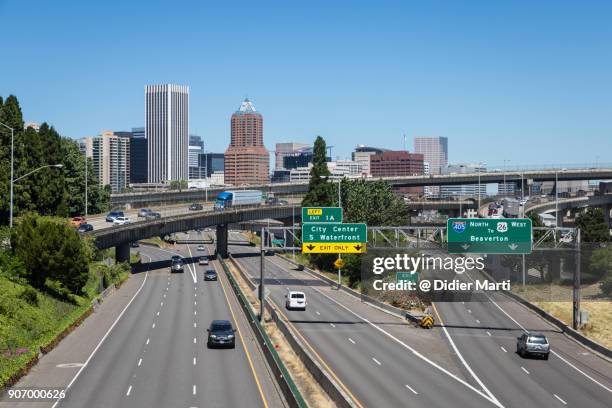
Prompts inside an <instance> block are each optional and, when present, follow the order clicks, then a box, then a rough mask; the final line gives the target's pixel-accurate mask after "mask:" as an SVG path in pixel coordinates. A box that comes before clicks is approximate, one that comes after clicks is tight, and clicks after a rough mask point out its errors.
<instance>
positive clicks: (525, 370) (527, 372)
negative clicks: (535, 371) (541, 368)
mask: <svg viewBox="0 0 612 408" xmlns="http://www.w3.org/2000/svg"><path fill="white" fill-rule="evenodd" d="M521 370H523V371H524V372H525V374H529V371H527V369H526V368H525V367H523V366H521Z"/></svg>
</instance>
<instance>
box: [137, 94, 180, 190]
mask: <svg viewBox="0 0 612 408" xmlns="http://www.w3.org/2000/svg"><path fill="white" fill-rule="evenodd" d="M145 133H146V137H147V139H148V145H147V146H148V147H147V154H148V171H147V174H148V182H149V183H160V182H164V181H170V180H187V179H188V177H189V169H188V163H189V162H188V150H189V87H188V86H185V85H172V84H166V85H147V86H146V87H145Z"/></svg>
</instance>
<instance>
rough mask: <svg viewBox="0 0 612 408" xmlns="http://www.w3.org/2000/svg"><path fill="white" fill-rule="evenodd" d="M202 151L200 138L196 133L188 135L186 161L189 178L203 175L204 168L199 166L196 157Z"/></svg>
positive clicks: (197, 177)
mask: <svg viewBox="0 0 612 408" xmlns="http://www.w3.org/2000/svg"><path fill="white" fill-rule="evenodd" d="M202 153H204V142H202V138H201V137H200V136H198V135H189V152H188V163H189V179H190V180H193V179H199V178H202V177H204V174H203V173H204V169H202V168H200V166H199V164H198V158H199V156H200V154H202Z"/></svg>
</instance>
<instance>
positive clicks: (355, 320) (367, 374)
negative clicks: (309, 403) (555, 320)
mask: <svg viewBox="0 0 612 408" xmlns="http://www.w3.org/2000/svg"><path fill="white" fill-rule="evenodd" d="M237 238H238V234H235V233H234V234H231V240H232V241H234V242H235V240H236V239H237ZM230 251H231V252H232V254H234V255H235V256H236V259H237V262H238V263H239V265H241V266H242V267H243V268H244V269H245V270H246V272H247V274H248V275H249V276H250V277H251V278H252V280H254V281H255V282H258V277H259V257H258V256H252V255H253V254H257V253H258V249H257V248H253V247H248V246H242V245H231V247H230ZM266 284H267V288H268V289H270V298H271V299H272V300H273V301H274V303H276V304H277V305H279V306H280V308H281V313H283V314H284V315H285V316H286V317H287V318H288V319H289V321H290V322H291V325H293V327H294V328H295V329H296V330H297V332H298V333H299V335H300V336H301V338H302V339H303V340H304V341H305V342H306V343H307V344H309V345H310V347H311V350H312V351H313V352H314V353H316V355H317V356H318V358H319V360H320V361H321V362H322V364H323V365H324V366H326V368H327V369H328V371H330V372H331V373H333V374H332V375H333V376H334V377H335V379H336V381H337V382H339V383H340V384H342V388H343V389H344V391H345V392H346V393H347V394H349V395H350V396H351V397H352V398H353V400H354V401H355V402H356V405H357V406H360V407H399V406H423V407H449V406H460V407H491V406H496V403H495V401H494V400H492V399H491V398H489V397H488V396H487V395H486V394H485V393H483V392H482V391H480V390H479V389H477V387H476V386H475V385H474V381H473V379H472V378H470V377H469V376H466V375H465V373H464V372H463V371H462V370H461V368H460V367H458V366H457V363H456V359H455V358H454V356H452V355H451V354H450V353H448V348H447V346H446V344H445V343H444V341H443V339H441V338H440V336H439V334H438V333H435V331H428V332H425V331H420V330H417V329H413V328H411V327H410V326H408V325H407V324H406V322H405V321H403V320H402V319H399V318H397V317H394V316H390V315H388V314H386V313H383V312H381V311H379V310H377V309H374V308H372V307H370V306H368V305H366V304H363V303H361V302H360V300H359V299H356V298H354V297H352V296H350V295H347V294H345V293H343V292H337V291H335V290H332V289H331V288H330V287H329V285H327V284H326V283H324V282H323V281H321V280H318V279H314V278H313V277H312V276H311V275H309V274H308V273H306V272H298V271H296V270H293V268H292V266H291V264H290V263H288V262H287V261H285V260H283V259H281V258H279V257H276V256H274V257H266ZM290 289H291V290H300V291H304V292H305V293H306V299H307V303H308V307H307V310H306V311H287V310H285V309H284V302H285V297H284V296H285V294H286V293H287V291H288V290H290ZM417 345H418V346H417ZM417 347H418V349H417Z"/></svg>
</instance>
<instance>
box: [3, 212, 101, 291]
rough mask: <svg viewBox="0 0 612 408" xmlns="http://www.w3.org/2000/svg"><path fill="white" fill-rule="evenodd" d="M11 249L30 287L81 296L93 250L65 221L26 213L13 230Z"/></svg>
mask: <svg viewBox="0 0 612 408" xmlns="http://www.w3.org/2000/svg"><path fill="white" fill-rule="evenodd" d="M11 247H12V248H13V253H14V255H15V256H16V257H17V258H18V259H19V260H20V261H21V262H22V263H23V265H24V266H25V269H26V271H27V272H26V279H27V280H28V281H29V283H30V284H31V285H32V286H34V287H36V288H39V289H41V290H50V289H51V288H54V289H55V288H56V287H57V286H58V285H59V287H60V288H62V289H64V288H65V289H67V290H69V291H70V292H71V293H73V294H81V293H82V289H83V286H85V284H86V283H87V279H88V274H89V262H90V261H91V259H92V256H93V250H92V248H91V246H90V244H89V243H88V242H87V241H85V240H82V239H81V238H80V237H79V234H78V232H76V230H74V229H73V228H71V227H70V226H69V225H68V223H67V222H66V221H65V220H62V219H56V218H55V219H54V218H49V217H40V216H38V215H34V214H31V213H30V214H27V215H25V216H24V217H22V218H21V219H20V221H19V223H18V224H17V226H16V227H15V228H14V229H13V233H12V235H11Z"/></svg>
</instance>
